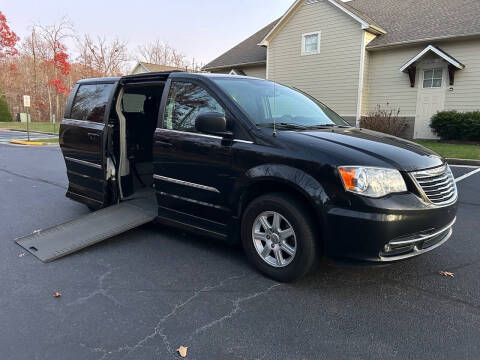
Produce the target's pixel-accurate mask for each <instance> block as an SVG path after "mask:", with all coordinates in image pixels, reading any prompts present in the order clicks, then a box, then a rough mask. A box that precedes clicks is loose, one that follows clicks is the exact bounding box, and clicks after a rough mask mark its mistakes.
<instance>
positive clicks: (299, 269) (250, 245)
mask: <svg viewBox="0 0 480 360" xmlns="http://www.w3.org/2000/svg"><path fill="white" fill-rule="evenodd" d="M275 214H278V216H276V215H275ZM275 218H276V219H277V220H278V219H279V224H280V225H279V226H277V230H275V224H278V222H277V223H275ZM265 220H266V221H267V222H265ZM266 228H268V229H266ZM290 228H291V229H292V230H293V234H292V235H290V234H291V231H290V230H289V229H290ZM278 230H280V231H278ZM289 235H290V236H289ZM287 236H288V237H287ZM241 237H242V244H243V248H244V251H245V253H246V254H247V257H248V258H249V260H250V261H251V262H252V263H253V265H255V267H257V269H258V270H260V272H262V273H263V274H265V275H267V276H268V277H270V278H272V279H274V280H277V281H279V282H291V281H294V280H297V279H299V278H301V277H302V276H304V275H306V274H307V273H308V272H309V271H310V270H312V268H313V266H314V264H315V262H316V258H317V250H316V248H317V241H316V239H315V227H314V225H313V221H312V214H311V212H310V211H308V210H307V207H306V206H305V205H304V203H303V201H302V200H301V199H299V198H297V197H295V196H292V195H290V194H288V193H272V194H266V195H263V196H260V197H258V198H257V199H255V200H253V201H252V202H251V203H250V204H249V205H248V207H247V208H246V210H245V212H244V213H243V217H242V223H241ZM254 237H255V240H254ZM285 245H288V247H287V246H285ZM269 248H271V249H272V250H270V252H269ZM284 249H286V250H288V251H285V250H284ZM279 250H280V251H279ZM292 250H295V251H294V252H293V254H294V255H293V256H290V255H289V254H290V253H292ZM278 253H280V255H277V254H278ZM265 254H266V255H265ZM282 259H283V262H282Z"/></svg>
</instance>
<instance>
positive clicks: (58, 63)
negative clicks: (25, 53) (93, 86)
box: [32, 17, 73, 119]
mask: <svg viewBox="0 0 480 360" xmlns="http://www.w3.org/2000/svg"><path fill="white" fill-rule="evenodd" d="M37 27H38V29H39V34H40V37H41V43H42V46H41V47H40V48H39V50H40V53H41V57H42V58H43V68H44V69H43V70H44V78H45V85H46V86H47V94H48V106H49V119H51V118H52V114H53V113H54V112H53V104H52V94H51V91H50V89H51V88H53V89H54V91H55V114H56V117H57V119H59V118H60V117H61V114H63V110H64V106H65V98H66V95H68V93H69V92H70V86H69V85H67V84H66V83H65V80H66V77H67V75H68V74H69V72H70V69H71V65H70V63H69V62H68V54H67V53H66V50H67V48H66V46H65V45H64V44H63V42H64V41H65V40H66V39H68V38H69V37H71V32H72V30H73V26H72V24H71V23H70V21H69V20H68V19H67V18H66V17H63V18H62V19H61V20H60V21H59V22H58V23H55V24H53V25H47V26H45V25H38V26H37ZM34 34H35V28H34V31H33V32H32V36H33V35H34ZM34 49H35V47H34Z"/></svg>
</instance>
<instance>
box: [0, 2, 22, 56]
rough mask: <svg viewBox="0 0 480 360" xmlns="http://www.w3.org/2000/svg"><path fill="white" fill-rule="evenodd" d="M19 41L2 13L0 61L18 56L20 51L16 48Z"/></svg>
mask: <svg viewBox="0 0 480 360" xmlns="http://www.w3.org/2000/svg"><path fill="white" fill-rule="evenodd" d="M18 40H19V37H18V36H17V34H15V33H14V32H13V31H12V30H10V27H9V26H8V24H7V18H6V17H5V15H3V13H2V12H1V11H0V61H1V60H2V59H5V58H7V57H9V56H14V55H17V54H18V50H17V49H16V48H15V45H16V44H17V41H18Z"/></svg>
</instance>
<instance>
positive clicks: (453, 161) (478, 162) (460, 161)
mask: <svg viewBox="0 0 480 360" xmlns="http://www.w3.org/2000/svg"><path fill="white" fill-rule="evenodd" d="M447 162H448V163H449V164H450V165H467V166H480V160H470V159H455V158H450V159H447Z"/></svg>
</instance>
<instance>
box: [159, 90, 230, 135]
mask: <svg viewBox="0 0 480 360" xmlns="http://www.w3.org/2000/svg"><path fill="white" fill-rule="evenodd" d="M211 111H214V112H219V113H222V114H225V110H224V109H223V108H222V106H221V105H220V104H219V103H218V102H217V100H215V98H214V97H213V96H211V95H210V94H209V93H208V92H207V91H206V90H205V89H203V88H202V87H200V86H198V85H195V84H192V83H188V82H173V83H172V85H171V87H170V92H169V94H168V100H167V106H166V109H165V115H164V124H163V126H164V128H165V129H169V130H177V131H184V132H196V130H195V119H196V118H197V116H198V115H199V114H201V113H204V112H211Z"/></svg>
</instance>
